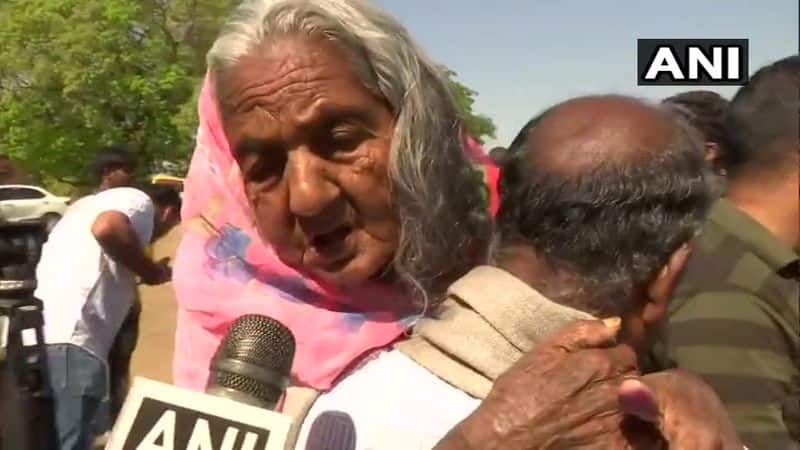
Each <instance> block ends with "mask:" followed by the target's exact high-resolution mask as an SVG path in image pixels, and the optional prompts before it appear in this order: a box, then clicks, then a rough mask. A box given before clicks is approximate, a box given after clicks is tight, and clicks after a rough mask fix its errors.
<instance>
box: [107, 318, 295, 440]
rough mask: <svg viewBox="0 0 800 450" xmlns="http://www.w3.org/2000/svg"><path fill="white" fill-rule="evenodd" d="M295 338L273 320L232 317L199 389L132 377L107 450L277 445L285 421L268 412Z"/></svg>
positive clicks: (285, 434)
mask: <svg viewBox="0 0 800 450" xmlns="http://www.w3.org/2000/svg"><path fill="white" fill-rule="evenodd" d="M294 351H295V340H294V336H293V335H292V333H291V331H289V329H288V328H286V326H284V325H283V324H281V323H280V322H278V321H277V320H274V319H271V318H269V317H265V316H260V315H245V316H242V317H240V318H238V319H237V320H235V321H234V322H233V324H232V325H231V327H230V328H229V330H228V332H227V334H226V335H225V338H224V339H223V340H222V342H221V344H220V346H219V347H218V348H217V352H216V354H215V355H214V358H213V359H212V363H211V366H210V376H209V381H208V383H207V386H206V393H202V392H192V391H188V390H186V389H181V388H178V387H175V386H171V385H168V384H164V383H158V382H156V381H152V380H147V379H144V378H137V379H135V380H134V383H133V386H132V388H131V391H130V393H129V394H128V397H127V398H126V399H125V404H124V405H123V407H122V411H121V412H120V415H119V417H118V419H117V422H116V423H115V424H114V429H113V430H112V432H111V437H110V439H109V442H108V445H107V446H106V450H129V449H130V450H133V449H136V450H156V449H162V450H163V449H167V448H168V449H172V450H197V449H220V450H256V449H258V450H262V449H264V450H283V448H284V446H285V445H286V442H287V440H288V438H289V433H290V429H291V426H292V420H291V419H290V418H289V417H287V416H284V415H282V414H278V413H276V412H273V411H271V409H273V408H274V407H275V405H276V404H277V403H278V401H279V399H280V398H281V396H282V395H283V392H284V390H285V388H286V387H287V386H288V384H289V381H290V372H291V367H292V362H293V361H294Z"/></svg>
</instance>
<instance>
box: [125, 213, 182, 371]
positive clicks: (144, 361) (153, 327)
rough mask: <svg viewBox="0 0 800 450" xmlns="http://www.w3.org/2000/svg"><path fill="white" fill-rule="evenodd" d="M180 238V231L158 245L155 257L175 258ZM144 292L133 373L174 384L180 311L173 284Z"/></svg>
mask: <svg viewBox="0 0 800 450" xmlns="http://www.w3.org/2000/svg"><path fill="white" fill-rule="evenodd" d="M180 235H181V233H180V230H179V229H177V228H176V229H174V230H172V232H171V233H169V234H168V235H166V236H164V237H163V238H162V239H161V240H159V241H158V242H156V244H155V246H154V249H153V253H154V257H155V258H156V259H160V258H163V257H165V256H169V257H172V256H173V255H174V254H175V249H176V248H177V247H178V242H179V241H180ZM140 292H141V296H142V317H141V322H140V324H139V343H138V345H137V346H136V351H135V352H134V354H133V361H132V362H131V371H132V373H133V375H134V376H141V377H145V378H150V379H153V380H158V381H163V382H165V383H171V382H172V354H173V349H174V340H175V314H176V309H177V304H176V303H175V294H173V291H172V284H171V283H170V284H165V285H162V286H142V288H141V290H140Z"/></svg>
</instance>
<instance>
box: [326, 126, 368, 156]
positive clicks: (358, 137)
mask: <svg viewBox="0 0 800 450" xmlns="http://www.w3.org/2000/svg"><path fill="white" fill-rule="evenodd" d="M365 138H366V133H365V132H364V131H363V130H362V129H360V128H356V127H350V126H347V127H336V128H333V129H332V130H331V132H330V139H331V141H332V142H333V144H334V145H335V146H336V150H337V151H352V150H355V149H356V147H358V145H359V144H360V143H361V141H363V140H364V139H365Z"/></svg>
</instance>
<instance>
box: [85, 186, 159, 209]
mask: <svg viewBox="0 0 800 450" xmlns="http://www.w3.org/2000/svg"><path fill="white" fill-rule="evenodd" d="M93 197H94V199H95V200H96V201H99V202H114V201H124V202H136V203H140V204H149V205H152V203H153V202H152V201H151V200H150V197H149V196H148V195H147V194H146V193H144V192H143V191H141V190H139V189H136V188H132V187H118V188H113V189H107V190H105V191H103V192H99V193H97V194H95V195H94V196H93Z"/></svg>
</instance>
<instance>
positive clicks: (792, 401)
mask: <svg viewBox="0 0 800 450" xmlns="http://www.w3.org/2000/svg"><path fill="white" fill-rule="evenodd" d="M799 109H800V56H792V57H789V58H785V59H783V60H781V61H778V62H776V63H774V64H771V65H769V66H767V67H764V68H762V69H761V70H759V71H758V72H757V73H756V74H755V75H753V76H752V77H751V79H750V82H749V83H748V84H747V85H745V86H744V87H742V88H741V89H740V90H739V91H738V92H737V94H736V95H735V97H734V98H733V100H732V101H731V104H730V107H729V111H728V113H727V114H726V117H725V122H724V123H725V129H724V134H723V138H724V139H723V141H724V142H723V144H724V148H725V160H726V169H727V171H728V177H727V178H728V193H727V195H726V198H723V199H720V200H718V201H717V202H716V204H715V205H714V206H713V208H712V210H711V214H710V216H709V220H708V222H707V223H706V225H705V227H704V229H703V232H702V234H701V235H700V236H699V237H698V238H697V239H695V240H694V252H693V253H692V256H691V258H690V260H689V264H688V265H687V268H686V272H685V275H684V278H683V279H682V281H681V283H680V285H679V286H678V288H677V290H676V297H675V299H674V300H673V302H672V304H671V305H670V320H669V325H668V327H667V329H666V331H665V336H664V339H663V345H664V348H663V349H662V352H661V354H660V355H659V356H657V358H656V359H657V360H660V367H659V368H660V369H663V368H670V367H678V368H680V369H684V370H687V371H691V372H694V373H696V374H698V375H700V376H701V377H702V378H703V379H704V380H705V381H706V382H707V383H708V384H710V385H711V386H712V387H713V388H714V389H715V390H716V391H717V394H718V395H719V396H720V398H721V399H722V401H723V403H724V404H725V405H726V407H727V408H728V411H729V412H730V415H731V418H732V420H733V422H734V425H735V426H736V428H737V430H738V431H739V433H740V435H741V437H742V439H743V441H744V442H745V443H746V444H747V445H748V446H749V447H750V448H753V449H761V448H763V449H776V450H777V449H780V450H789V449H800V309H799V308H800V302H798V299H799V298H800V283H798V281H800V259H798V249H799V248H800V221H798V217H800V205H799V204H798V203H799V200H800V199H798V191H800V172H799V171H798V168H799V167H800V157H799V156H798V142H800V136H798V133H799V130H798V110H799Z"/></svg>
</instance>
